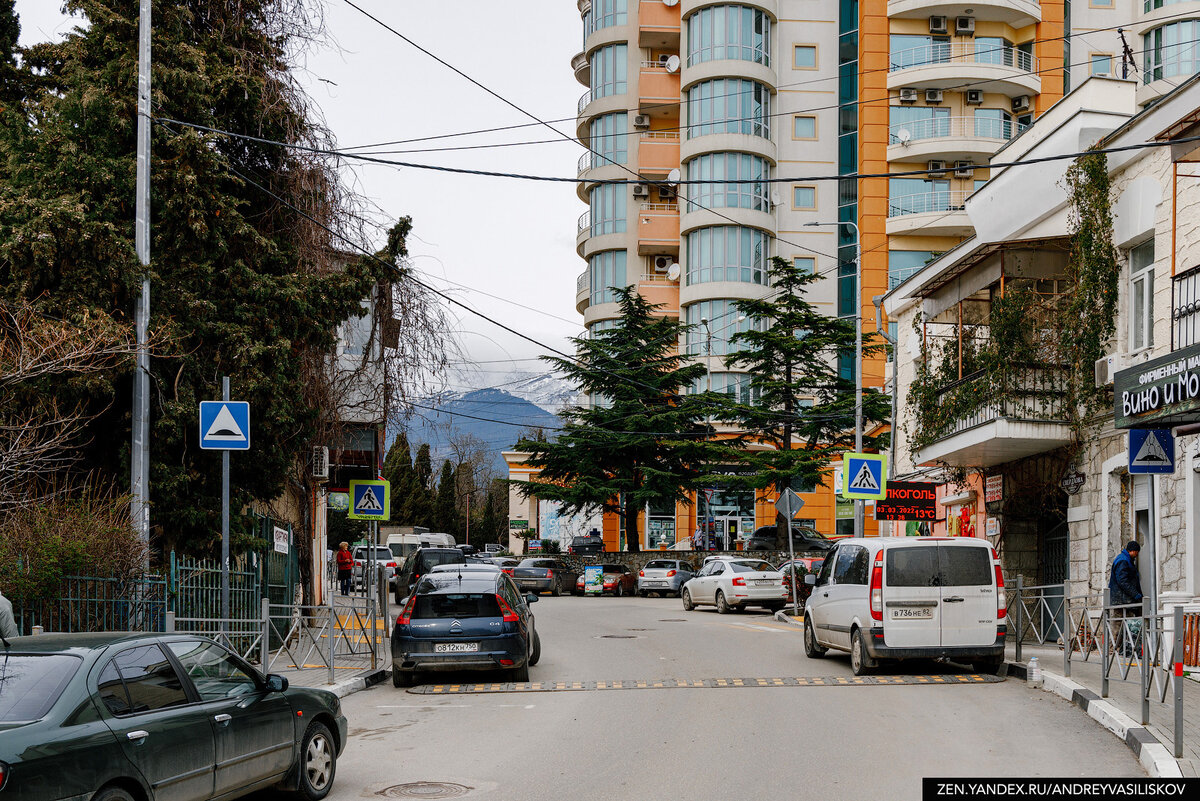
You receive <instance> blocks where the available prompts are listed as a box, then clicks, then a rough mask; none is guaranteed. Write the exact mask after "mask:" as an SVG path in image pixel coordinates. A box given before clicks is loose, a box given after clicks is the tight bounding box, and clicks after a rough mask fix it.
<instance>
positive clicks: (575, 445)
mask: <svg viewBox="0 0 1200 801" xmlns="http://www.w3.org/2000/svg"><path fill="white" fill-rule="evenodd" d="M616 294H617V300H618V302H619V304H620V309H621V316H620V318H619V319H618V321H617V324H616V326H615V327H614V328H611V329H609V330H607V331H601V332H598V333H596V334H595V335H594V336H592V337H590V338H582V337H577V338H575V339H573V340H572V341H573V342H574V344H575V348H576V353H577V354H578V355H577V359H576V360H574V361H573V360H571V359H564V358H560V357H554V356H544V357H542V358H543V359H545V360H546V361H548V362H550V363H551V364H553V365H554V366H555V369H556V371H557V372H558V373H560V374H562V375H563V376H565V377H566V378H567V379H568V380H569V381H570V382H571V383H572V384H574V385H575V386H576V387H578V388H579V390H580V391H581V392H583V393H586V394H587V395H588V396H589V397H591V398H593V399H594V403H593V404H592V405H591V406H587V407H575V408H572V409H567V410H565V411H564V412H563V413H562V415H561V416H562V419H563V427H562V430H561V431H560V432H559V433H558V437H557V439H556V440H555V441H554V442H546V441H543V440H534V439H523V440H522V441H521V442H519V443H518V447H519V448H520V449H521V450H523V451H525V452H526V453H528V454H529V459H528V464H529V466H530V467H534V468H537V469H538V470H540V473H539V475H538V476H537V478H536V479H534V480H533V481H517V482H514V483H515V484H516V486H517V487H518V490H519V491H520V492H521V494H522V495H524V496H525V497H537V498H544V499H546V500H552V501H558V502H560V503H561V504H562V505H563V511H564V512H565V513H566V514H572V513H574V512H579V511H582V510H584V509H588V508H592V507H595V506H603V508H604V509H605V510H606V511H611V512H618V513H620V514H621V515H622V516H623V518H624V521H625V531H626V532H628V535H627V538H626V541H627V545H628V548H629V550H631V551H638V550H640V549H641V548H640V543H639V541H638V535H637V531H638V519H639V517H640V514H641V510H642V509H643V508H645V506H646V504H647V503H648V502H650V501H657V502H660V503H663V502H673V501H684V502H688V501H689V500H690V499H689V497H688V495H687V493H688V491H689V490H695V489H698V488H700V487H701V486H703V484H704V477H705V475H706V472H707V470H706V468H707V464H709V463H711V462H714V461H717V460H718V458H719V455H720V454H722V453H723V452H724V450H723V447H724V446H722V445H720V444H718V443H714V442H712V441H710V440H709V439H708V436H709V434H710V433H711V429H709V428H708V427H706V426H705V425H703V424H702V423H701V421H702V420H703V418H704V417H705V412H706V410H709V409H710V408H711V407H710V406H709V400H710V399H709V398H708V397H707V396H704V395H699V396H698V395H689V394H684V393H685V392H686V391H687V390H688V389H690V388H691V387H693V386H694V385H697V384H698V382H699V381H700V380H701V379H702V378H703V376H704V375H705V367H704V365H702V364H694V363H689V362H690V361H691V360H690V359H689V357H688V356H686V355H683V354H680V353H678V352H677V345H678V342H679V336H680V334H681V333H682V332H683V331H684V330H685V326H683V325H682V324H681V323H680V322H679V321H678V319H676V318H674V317H666V316H662V315H661V314H658V313H657V310H658V309H659V308H661V307H659V306H656V305H653V304H650V303H648V302H647V301H646V300H645V299H644V298H643V297H642V296H641V295H639V294H638V293H637V291H636V290H635V289H634V288H633V287H627V288H624V289H618V290H616Z"/></svg>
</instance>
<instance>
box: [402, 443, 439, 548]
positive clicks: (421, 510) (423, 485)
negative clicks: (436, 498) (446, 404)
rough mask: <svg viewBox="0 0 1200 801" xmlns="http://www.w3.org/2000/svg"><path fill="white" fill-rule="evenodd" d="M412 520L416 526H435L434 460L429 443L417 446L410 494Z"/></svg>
mask: <svg viewBox="0 0 1200 801" xmlns="http://www.w3.org/2000/svg"><path fill="white" fill-rule="evenodd" d="M408 508H409V509H410V510H411V512H410V514H411V520H412V524H413V525H414V526H424V527H425V528H430V527H431V526H433V462H432V460H431V459H430V456H429V443H427V442H423V443H421V447H419V448H417V458H416V459H415V460H414V462H413V485H412V494H411V495H410V496H409V507H408Z"/></svg>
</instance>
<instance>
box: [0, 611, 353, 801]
mask: <svg viewBox="0 0 1200 801" xmlns="http://www.w3.org/2000/svg"><path fill="white" fill-rule="evenodd" d="M345 742H346V718H345V717H344V716H343V715H342V713H341V704H340V703H339V701H338V699H337V696H335V695H334V694H333V693H330V692H327V691H325V690H312V689H305V688H299V687H295V688H291V689H289V688H288V684H287V679H285V678H283V677H281V676H274V675H272V676H263V675H262V674H261V673H259V672H258V671H257V670H255V669H254V668H253V667H251V666H250V665H249V664H247V663H246V662H245V661H243V660H242V659H240V658H238V657H237V656H236V655H234V654H232V653H230V652H229V651H227V650H226V649H224V648H222V647H221V646H220V645H218V644H216V643H215V642H213V641H212V640H209V639H206V638H204V637H199V636H196V635H187V634H165V635H163V634H120V633H117V634H46V635H42V636H40V637H18V638H16V639H12V640H9V641H8V642H7V644H5V643H3V642H0V801H4V799H7V798H13V799H18V798H19V799H23V801H59V799H71V801H202V800H207V799H218V798H220V799H224V798H236V797H238V796H241V795H244V794H246V793H250V792H253V791H254V790H258V789H260V788H264V787H272V786H274V787H278V788H282V789H284V790H289V791H291V792H293V793H295V794H296V796H298V797H299V798H301V799H304V800H305V801H316V799H320V798H324V797H325V796H326V795H327V794H328V793H329V789H330V787H331V786H332V785H333V777H334V772H335V768H336V763H337V757H338V755H339V754H340V753H341V751H342V747H343V746H344V745H345Z"/></svg>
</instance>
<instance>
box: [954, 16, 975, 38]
mask: <svg viewBox="0 0 1200 801" xmlns="http://www.w3.org/2000/svg"><path fill="white" fill-rule="evenodd" d="M954 33H955V35H957V36H974V35H975V18H974V17H959V18H958V19H956V20H954Z"/></svg>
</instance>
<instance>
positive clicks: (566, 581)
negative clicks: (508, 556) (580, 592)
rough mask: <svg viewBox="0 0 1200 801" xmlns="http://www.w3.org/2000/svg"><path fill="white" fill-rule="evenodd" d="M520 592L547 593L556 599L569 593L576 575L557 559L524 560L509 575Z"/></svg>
mask: <svg viewBox="0 0 1200 801" xmlns="http://www.w3.org/2000/svg"><path fill="white" fill-rule="evenodd" d="M511 575H512V579H513V581H515V582H516V583H517V586H518V587H520V588H521V590H522V591H526V590H528V591H530V592H535V593H540V592H548V593H550V594H551V595H553V596H555V597H557V596H559V595H562V594H563V593H564V592H566V593H569V592H570V591H571V587H572V586H574V584H575V578H576V576H577V574H576V573H575V571H574V570H571V568H569V567H567V566H566V565H564V564H563V563H562V562H560V561H558V560H557V559H525V560H523V561H522V562H521V563H520V564H519V565H517V566H516V567H515V568H513V571H512V573H511Z"/></svg>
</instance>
